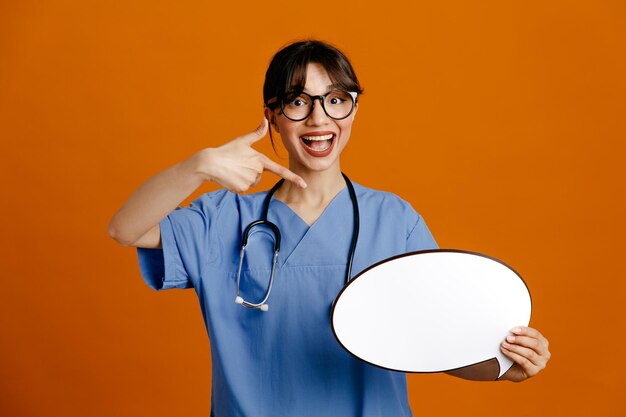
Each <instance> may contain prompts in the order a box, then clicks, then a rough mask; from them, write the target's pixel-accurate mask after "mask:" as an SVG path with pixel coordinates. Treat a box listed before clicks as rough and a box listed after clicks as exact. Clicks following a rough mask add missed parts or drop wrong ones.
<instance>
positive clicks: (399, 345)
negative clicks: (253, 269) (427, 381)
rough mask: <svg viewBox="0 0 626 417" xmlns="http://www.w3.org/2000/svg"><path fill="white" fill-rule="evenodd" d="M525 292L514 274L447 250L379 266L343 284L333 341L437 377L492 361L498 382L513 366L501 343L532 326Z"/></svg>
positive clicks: (380, 361) (388, 364)
mask: <svg viewBox="0 0 626 417" xmlns="http://www.w3.org/2000/svg"><path fill="white" fill-rule="evenodd" d="M530 313H531V300H530V293H529V291H528V288H527V287H526V284H525V283H524V281H523V280H522V278H521V277H520V276H519V275H518V274H517V272H515V271H514V270H513V269H512V268H510V267H509V266H507V265H506V264H504V263H503V262H501V261H498V260H496V259H494V258H490V257H488V256H485V255H482V254H479V253H474V252H467V251H460V250H452V249H442V250H429V251H420V252H412V253H408V254H404V255H400V256H396V257H393V258H389V259H386V260H384V261H382V262H379V263H377V264H375V265H373V266H371V267H369V268H368V269H366V270H365V271H363V272H361V273H360V274H359V275H357V276H356V277H355V278H353V279H352V280H351V281H350V282H349V283H348V285H346V286H345V287H344V288H343V289H342V290H341V292H340V293H339V295H338V296H337V298H336V299H335V302H334V304H333V309H332V318H331V321H332V326H333V332H334V333H335V337H336V338H337V340H338V341H339V343H340V344H341V345H342V346H343V347H344V348H345V349H346V350H348V352H350V353H351V354H353V355H354V356H356V357H357V358H359V359H362V360H364V361H366V362H369V363H371V364H373V365H376V366H379V367H382V368H385V369H390V370H395V371H403V372H442V371H451V370H454V369H459V368H462V367H465V366H468V365H473V364H477V363H480V362H484V361H487V360H490V359H493V358H495V359H496V360H497V361H498V364H499V367H500V369H499V372H498V378H499V377H501V376H502V375H503V374H504V373H505V372H506V371H507V370H508V369H509V368H510V367H511V365H512V364H513V362H512V361H511V360H510V359H508V358H507V357H506V356H504V355H503V354H502V353H501V351H500V343H501V342H502V341H503V340H504V339H505V337H506V336H507V335H508V334H510V330H511V329H512V328H513V327H516V326H526V325H528V323H529V321H530Z"/></svg>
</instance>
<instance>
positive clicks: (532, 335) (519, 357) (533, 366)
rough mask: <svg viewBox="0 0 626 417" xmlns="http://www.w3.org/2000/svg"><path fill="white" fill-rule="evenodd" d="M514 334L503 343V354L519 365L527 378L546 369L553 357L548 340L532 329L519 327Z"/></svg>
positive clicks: (514, 330)
mask: <svg viewBox="0 0 626 417" xmlns="http://www.w3.org/2000/svg"><path fill="white" fill-rule="evenodd" d="M512 332H513V334H512V335H509V336H507V338H506V340H505V341H504V342H502V345H501V349H502V353H504V354H505V355H506V356H507V357H509V358H510V359H511V360H513V361H514V362H515V363H517V364H518V365H519V366H520V367H521V368H522V370H523V371H524V373H525V374H526V376H527V377H530V376H533V375H535V374H537V373H538V372H539V371H541V370H542V369H544V368H545V367H546V364H547V363H548V360H550V356H551V355H550V351H549V350H548V340H547V339H546V338H545V337H544V336H543V335H542V334H541V333H540V332H539V331H537V330H536V329H533V328H531V327H517V328H515V329H513V330H512Z"/></svg>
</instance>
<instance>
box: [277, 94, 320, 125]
mask: <svg viewBox="0 0 626 417" xmlns="http://www.w3.org/2000/svg"><path fill="white" fill-rule="evenodd" d="M312 105H313V103H312V102H311V98H310V97H309V96H307V95H306V94H296V93H289V94H287V95H286V96H285V97H284V98H283V100H282V108H283V113H284V114H285V116H287V117H288V118H290V119H292V120H302V119H305V118H306V117H307V116H308V115H309V113H310V112H311V106H312Z"/></svg>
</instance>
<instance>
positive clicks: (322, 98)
mask: <svg viewBox="0 0 626 417" xmlns="http://www.w3.org/2000/svg"><path fill="white" fill-rule="evenodd" d="M336 92H345V93H348V94H350V96H351V97H352V108H351V109H350V111H349V112H348V114H346V115H345V116H344V117H333V116H331V115H330V114H328V112H327V111H326V106H325V105H324V101H325V100H326V96H327V95H329V94H332V93H336ZM290 94H291V93H290ZM301 94H304V95H305V96H307V97H309V98H310V99H311V109H310V110H309V113H308V114H307V115H306V116H304V117H302V118H300V119H292V118H291V117H289V116H287V114H285V107H284V104H283V99H284V97H279V98H278V100H277V101H278V104H279V106H280V111H281V113H282V114H283V116H285V117H286V118H287V119H289V120H291V121H292V122H301V121H303V120H305V119H306V118H308V117H309V116H310V115H311V113H313V110H314V109H315V101H316V100H319V101H320V103H322V110H324V114H325V115H326V116H328V117H330V118H331V119H333V120H343V119H346V118H348V117H349V116H350V115H351V114H352V113H353V112H354V108H355V107H356V105H357V103H358V100H359V93H357V92H356V91H344V90H333V91H329V92H328V93H326V94H323V95H319V96H312V95H310V94H308V93H305V92H304V91H302V92H300V93H298V95H301Z"/></svg>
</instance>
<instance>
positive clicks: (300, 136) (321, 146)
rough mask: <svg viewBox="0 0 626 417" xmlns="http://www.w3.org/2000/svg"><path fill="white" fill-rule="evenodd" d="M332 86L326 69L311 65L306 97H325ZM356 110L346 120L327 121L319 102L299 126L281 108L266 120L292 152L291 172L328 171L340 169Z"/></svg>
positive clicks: (298, 123) (267, 110)
mask: <svg viewBox="0 0 626 417" xmlns="http://www.w3.org/2000/svg"><path fill="white" fill-rule="evenodd" d="M332 84H333V83H332V81H331V80H330V77H329V76H328V73H327V72H326V70H325V69H324V67H322V66H321V65H319V64H317V63H310V64H308V66H307V76H306V83H305V86H304V92H305V93H308V94H310V95H312V96H316V95H324V94H326V93H328V92H329V91H331V90H332V89H333V88H332ZM357 107H358V105H357V106H355V108H354V111H353V112H352V114H351V115H350V116H348V117H347V118H345V119H343V120H335V119H331V118H330V117H328V116H327V115H326V113H324V109H323V108H322V105H321V103H320V101H319V100H316V101H315V105H314V107H313V112H312V113H311V114H310V115H309V117H307V118H306V119H304V120H301V121H299V122H294V121H292V120H289V119H288V118H287V117H285V116H284V115H283V114H281V111H280V108H277V109H275V110H273V111H272V110H269V109H266V116H267V118H268V119H269V120H270V122H271V123H272V126H273V127H274V129H275V130H276V131H277V132H278V133H280V137H281V139H282V141H283V145H284V146H285V148H286V149H287V151H288V152H289V168H290V169H291V170H292V171H296V172H303V171H325V170H328V169H330V168H334V167H338V166H339V155H340V154H341V152H342V151H343V149H344V148H345V146H346V144H347V143H348V139H349V138H350V131H351V129H352V122H353V121H354V116H355V114H356V110H357Z"/></svg>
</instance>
